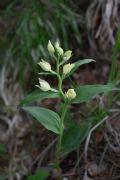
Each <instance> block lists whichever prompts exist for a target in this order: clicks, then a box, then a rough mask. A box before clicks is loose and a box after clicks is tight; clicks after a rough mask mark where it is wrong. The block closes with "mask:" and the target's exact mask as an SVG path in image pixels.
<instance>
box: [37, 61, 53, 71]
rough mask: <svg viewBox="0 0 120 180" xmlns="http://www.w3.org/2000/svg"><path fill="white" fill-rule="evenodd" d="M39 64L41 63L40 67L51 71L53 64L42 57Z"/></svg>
mask: <svg viewBox="0 0 120 180" xmlns="http://www.w3.org/2000/svg"><path fill="white" fill-rule="evenodd" d="M38 65H40V67H41V68H42V69H43V70H44V71H51V65H50V64H49V63H48V62H47V61H44V60H43V59H41V61H40V62H39V63H38Z"/></svg>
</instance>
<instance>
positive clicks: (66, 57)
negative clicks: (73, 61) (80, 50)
mask: <svg viewBox="0 0 120 180" xmlns="http://www.w3.org/2000/svg"><path fill="white" fill-rule="evenodd" d="M71 56H72V51H70V50H68V51H66V52H65V53H64V54H63V60H64V61H67V60H69V59H70V58H71Z"/></svg>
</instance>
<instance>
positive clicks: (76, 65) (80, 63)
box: [65, 59, 95, 78]
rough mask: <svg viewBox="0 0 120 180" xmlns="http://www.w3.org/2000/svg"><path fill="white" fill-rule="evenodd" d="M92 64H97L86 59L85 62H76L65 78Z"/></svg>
mask: <svg viewBox="0 0 120 180" xmlns="http://www.w3.org/2000/svg"><path fill="white" fill-rule="evenodd" d="M90 62H95V60H93V59H84V60H79V61H77V62H75V63H74V67H73V69H72V70H71V71H70V72H69V73H68V74H67V75H66V76H65V78H66V77H68V76H70V75H71V74H73V73H74V71H76V70H77V69H78V68H79V67H80V66H82V65H83V64H88V63H90Z"/></svg>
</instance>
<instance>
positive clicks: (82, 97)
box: [73, 84, 120, 103]
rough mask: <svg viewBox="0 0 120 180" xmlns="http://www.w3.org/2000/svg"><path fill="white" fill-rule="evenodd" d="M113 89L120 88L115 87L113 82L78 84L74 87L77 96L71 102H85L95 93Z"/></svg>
mask: <svg viewBox="0 0 120 180" xmlns="http://www.w3.org/2000/svg"><path fill="white" fill-rule="evenodd" d="M114 90H120V89H119V88H116V87H115V86H114V85H113V84H107V85H84V86H79V87H77V88H76V89H75V92H76V94H77V96H76V98H75V99H74V100H73V103H83V102H87V101H89V100H90V99H91V98H92V97H93V96H95V95H97V94H100V93H106V92H109V91H114Z"/></svg>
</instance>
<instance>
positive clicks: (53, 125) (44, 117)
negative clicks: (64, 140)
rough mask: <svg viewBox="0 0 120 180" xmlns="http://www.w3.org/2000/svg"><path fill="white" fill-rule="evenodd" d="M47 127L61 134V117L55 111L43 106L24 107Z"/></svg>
mask: <svg viewBox="0 0 120 180" xmlns="http://www.w3.org/2000/svg"><path fill="white" fill-rule="evenodd" d="M22 109H24V110H25V111H27V112H29V113H30V114H31V115H32V116H33V117H34V118H35V119H36V120H37V121H38V122H40V123H41V124H42V125H43V126H44V127H45V128H46V129H48V130H50V131H52V132H54V133H56V134H59V133H60V117H59V115H58V114H57V113H55V112H54V111H51V110H49V109H46V108H42V107H23V108H22Z"/></svg>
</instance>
